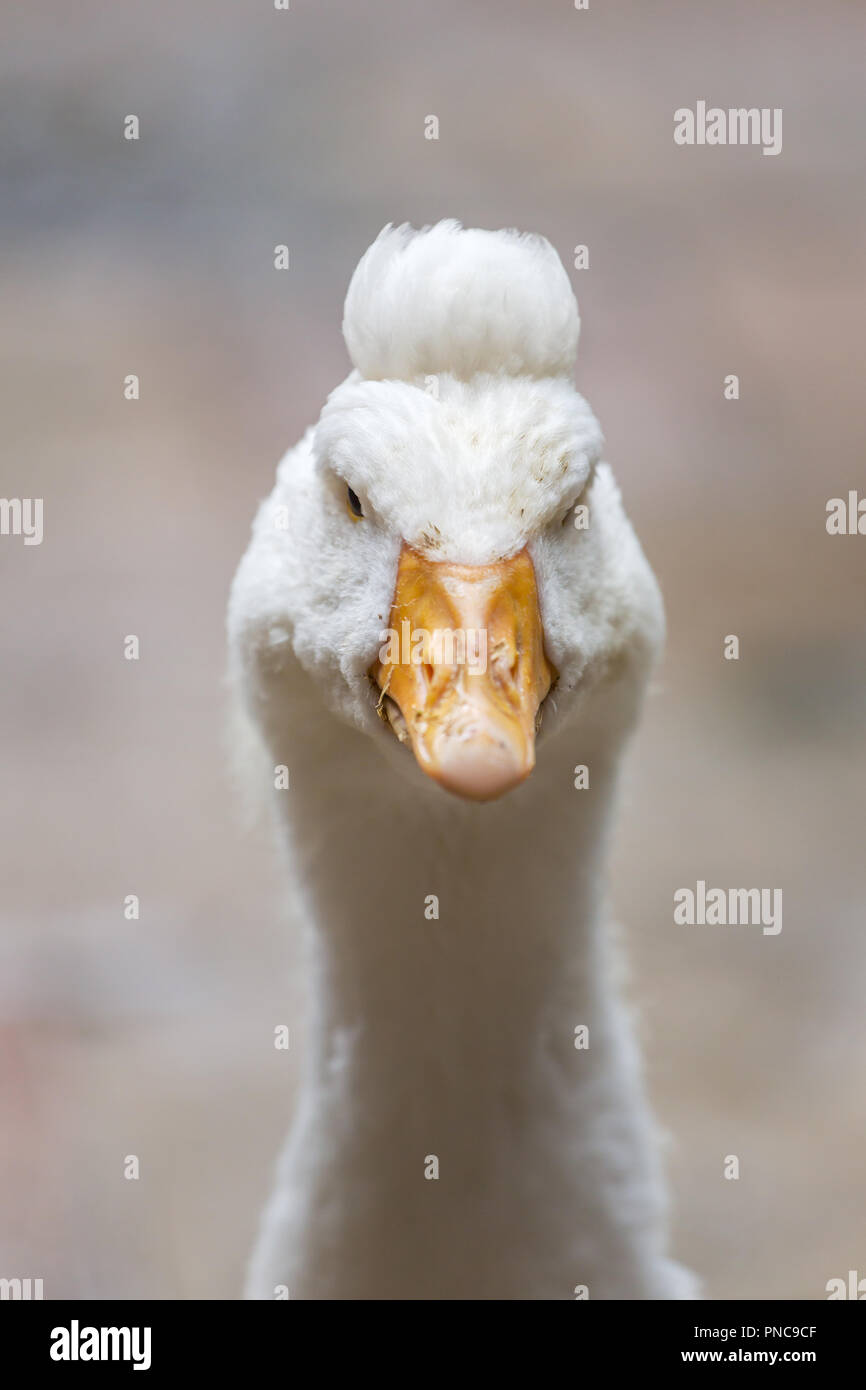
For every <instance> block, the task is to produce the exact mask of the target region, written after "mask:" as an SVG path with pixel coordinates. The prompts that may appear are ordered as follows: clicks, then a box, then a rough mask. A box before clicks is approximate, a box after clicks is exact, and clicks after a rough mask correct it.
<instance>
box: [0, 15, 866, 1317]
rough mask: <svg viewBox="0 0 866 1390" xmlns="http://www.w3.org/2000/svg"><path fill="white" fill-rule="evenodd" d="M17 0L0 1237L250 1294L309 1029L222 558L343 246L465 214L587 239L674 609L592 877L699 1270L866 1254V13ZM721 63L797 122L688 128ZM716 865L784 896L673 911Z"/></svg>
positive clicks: (249, 507)
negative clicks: (389, 226) (862, 515)
mask: <svg viewBox="0 0 866 1390" xmlns="http://www.w3.org/2000/svg"><path fill="white" fill-rule="evenodd" d="M3 16H4V29H5V31H6V41H5V42H4V44H3V46H2V50H0V53H2V56H0V91H2V102H3V107H4V110H3V122H2V126H3V131H4V140H3V143H4V146H5V168H4V175H3V191H2V207H3V218H4V231H3V245H4V250H5V252H6V283H5V286H4V306H5V307H4V315H3V328H4V333H3V340H4V341H3V359H4V360H3V363H2V378H3V381H4V395H5V402H4V405H3V420H4V434H5V436H6V447H5V448H4V451H3V454H4V458H3V463H2V476H0V494H2V495H3V496H44V498H45V541H44V544H43V545H42V546H41V547H40V548H36V547H31V548H24V547H23V546H22V544H21V541H20V540H16V539H13V538H5V539H2V541H0V566H2V571H3V573H2V593H3V608H2V629H0V652H2V668H3V681H2V685H0V727H2V735H3V742H4V747H3V763H2V767H3V776H2V791H3V796H2V822H0V854H2V858H3V861H4V863H3V870H4V873H3V880H4V892H3V897H2V939H0V1025H2V1031H3V1048H2V1063H0V1094H2V1110H3V1124H2V1138H0V1193H2V1194H3V1195H2V1205H3V1220H2V1240H0V1274H3V1275H5V1276H14V1275H17V1276H19V1277H26V1276H28V1275H29V1276H32V1277H37V1276H41V1277H43V1278H44V1280H45V1290H46V1295H47V1296H48V1297H59V1296H62V1295H67V1294H75V1295H86V1296H91V1297H97V1298H102V1297H107V1296H120V1297H132V1296H136V1295H146V1296H152V1297H171V1298H176V1297H219V1296H221V1297H234V1296H236V1294H237V1292H238V1290H239V1287H240V1281H241V1275H242V1267H243V1261H244V1259H245V1256H246V1252H247V1250H248V1247H249V1244H250V1241H251V1237H252V1232H253V1228H254V1222H255V1218H256V1213H257V1209H258V1206H259V1204H260V1202H261V1200H262V1199H263V1196H264V1193H265V1190H266V1186H267V1181H268V1173H269V1169H270V1164H271V1161H272V1158H273V1156H274V1153H275V1151H276V1147H277V1144H278V1142H279V1140H280V1138H281V1137H282V1134H283V1131H284V1129H285V1127H286V1124H287V1120H288V1116H289V1113H290V1107H291V1093H292V1085H293V1077H294V1075H295V1067H296V1064H297V1056H298V1051H297V1049H299V1048H300V1047H301V1045H302V1024H301V1015H300V1012H299V1007H298V999H297V997H296V996H297V994H298V992H299V991H298V987H297V985H295V984H293V983H292V978H293V972H292V969H291V954H292V950H291V944H290V943H291V930H290V923H288V922H286V921H285V920H284V918H283V916H282V913H281V885H280V878H279V874H278V873H277V871H276V869H275V868H274V866H273V864H272V861H271V855H270V847H269V845H268V843H267V838H266V836H255V835H249V834H245V833H244V831H243V830H242V829H241V828H240V827H239V825H238V822H237V817H236V814H235V806H234V804H233V799H232V795H231V791H230V785H229V780H228V776H227V758H226V756H225V738H224V734H223V711H224V686H223V612H224V605H225V599H226V593H227V589H228V585H229V582H230V578H231V574H232V571H233V569H234V566H235V564H236V562H237V560H238V558H239V556H240V553H241V550H242V548H243V546H244V544H245V538H246V535H247V531H248V526H249V521H250V518H251V515H252V512H253V508H254V506H255V504H256V502H257V501H258V499H259V498H260V497H261V496H263V495H264V493H265V492H266V491H267V490H268V488H269V486H270V481H271V477H272V474H273V469H274V465H275V463H276V460H277V458H278V457H279V455H280V454H281V453H282V451H283V450H284V449H285V448H286V447H287V445H289V444H290V443H292V442H293V441H294V439H295V438H296V437H297V435H298V434H299V433H300V431H301V430H302V429H303V428H304V427H305V426H306V425H307V424H308V423H309V422H310V421H311V420H312V419H314V418H315V416H316V415H317V413H318V410H319V408H320V406H321V404H322V401H323V399H324V397H325V395H326V393H327V392H328V391H329V389H330V388H331V387H332V386H334V385H335V384H336V383H337V382H338V381H339V380H340V379H341V377H342V375H343V374H344V371H345V357H344V350H343V347H342V343H341V339H340V336H339V320H340V312H341V305H342V297H343V294H344V292H345V287H346V283H347V281H348V277H349V275H350V273H351V270H352V268H353V266H354V264H355V262H356V260H357V258H358V257H359V255H360V254H361V252H362V251H363V250H364V248H365V247H366V246H367V244H368V242H369V241H370V240H371V239H372V237H373V236H374V235H375V233H376V232H377V231H378V230H379V228H380V226H381V225H382V224H383V223H385V222H386V221H389V220H398V221H399V220H404V219H409V220H412V221H414V222H415V223H416V224H417V223H423V222H425V221H431V220H436V219H438V218H439V217H442V216H457V217H460V218H461V219H462V220H464V221H465V222H466V223H468V224H476V225H480V226H485V227H499V226H502V225H516V226H519V227H521V228H524V229H529V230H537V231H541V232H544V233H545V234H546V235H547V236H549V237H550V238H551V239H552V241H553V242H554V243H555V245H556V246H557V247H558V249H559V251H560V253H561V254H562V256H563V258H564V259H565V260H566V264H568V265H569V266H570V265H571V256H572V251H571V248H573V247H574V246H575V244H577V243H583V242H585V243H587V244H588V245H589V247H590V257H591V268H590V269H589V270H588V271H583V272H573V279H574V283H575V286H576V289H577V291H578V294H579V296H580V302H581V311H582V316H583V321H584V333H583V340H582V347H581V358H580V363H579V384H580V387H581V389H582V390H583V391H584V392H585V394H586V395H587V396H588V398H589V399H590V401H591V402H592V403H593V405H594V407H595V409H596V411H597V412H598V414H599V416H600V418H601V421H602V424H603V426H604V428H605V431H606V434H607V439H608V457H609V458H610V460H611V462H612V463H613V464H614V466H615V468H616V470H617V473H618V475H619V478H620V481H621V483H622V486H623V489H624V491H625V495H626V500H627V502H628V505H629V508H630V511H631V514H632V516H633V518H634V520H635V523H636V525H637V527H638V529H639V532H640V534H641V536H642V538H643V540H644V542H645V546H646V549H647V551H648V554H649V556H650V558H651V560H652V561H653V563H654V565H655V567H656V569H657V571H658V574H659V576H660V579H661V582H662V585H663V588H664V591H665V595H666V599H667V604H668V612H669V620H670V642H669V651H668V656H667V660H666V663H665V666H664V668H663V670H662V671H661V673H660V675H659V679H658V682H657V685H656V689H655V692H654V694H653V697H652V699H651V701H650V704H649V707H648V711H647V718H646V721H645V723H644V725H643V728H642V730H641V734H640V737H639V740H638V742H637V744H636V746H635V750H634V759H633V762H632V765H631V775H630V777H629V780H628V786H627V793H626V796H625V799H624V806H623V819H622V824H621V834H620V837H619V841H618V850H617V863H616V867H617V877H616V880H615V888H614V892H615V901H616V906H617V911H618V913H619V915H620V916H621V917H622V919H623V921H624V922H625V923H626V925H627V928H628V936H629V940H630V944H631V950H632V958H633V981H634V984H633V988H634V993H635V997H636V999H637V1000H638V1002H639V1004H640V1008H641V1011H642V1015H643V1028H644V1033H645V1037H646V1044H647V1060H648V1068H649V1073H650V1078H651V1084H652V1089H653V1093H654V1097H655V1101H656V1104H657V1106H658V1109H659V1111H660V1113H661V1116H662V1117H663V1120H664V1123H665V1126H666V1128H667V1129H668V1130H669V1132H670V1134H671V1146H670V1155H669V1158H670V1167H671V1172H672V1177H673V1181H674V1187H675V1194H676V1212H677V1223H676V1245H677V1250H678V1253H679V1254H680V1256H681V1257H682V1258H683V1259H685V1260H686V1261H688V1262H689V1263H691V1264H692V1265H693V1266H694V1267H695V1268H696V1269H698V1270H699V1271H700V1272H701V1274H702V1275H703V1276H704V1277H705V1279H706V1285H707V1290H708V1292H709V1293H710V1294H711V1295H714V1296H717V1297H721V1298H737V1297H743V1296H756V1297H761V1298H763V1297H771V1296H777V1295H782V1296H785V1297H792V1296H803V1297H810V1298H819V1297H822V1295H823V1291H824V1286H825V1284H826V1281H827V1280H828V1279H829V1278H831V1277H834V1276H837V1275H842V1276H844V1275H845V1274H846V1272H847V1270H848V1269H849V1268H856V1269H858V1270H859V1271H860V1272H861V1274H866V1217H864V1205H866V1204H864V1167H866V1165H864V1157H866V1081H864V1048H866V1019H864V1009H863V995H864V966H866V936H864V930H863V928H864V899H866V881H864V845H863V803H864V786H866V750H864V739H863V728H864V722H863V720H864V677H866V633H864V592H866V584H864V581H866V538H853V537H852V538H836V539H831V538H829V537H828V536H827V535H826V532H825V530H824V509H825V504H826V501H827V498H828V497H831V496H835V495H839V494H842V495H844V494H845V493H847V490H848V489H849V488H854V487H859V488H860V489H861V491H864V492H866V471H864V466H863V425H862V421H863V394H864V392H863V336H864V322H866V292H864V285H866V278H864V245H866V238H864V230H866V226H864V224H866V210H864V180H863V149H864V111H863V87H862V54H863V51H864V40H866V32H864V29H866V24H864V16H863V11H862V9H861V7H860V6H859V5H857V4H855V3H843V2H842V0H835V2H833V0H824V3H823V4H821V5H816V4H813V3H811V0H799V3H792V2H791V0H788V2H787V3H785V4H782V3H777V4H772V3H766V4H763V5H761V6H757V5H753V4H747V3H738V2H737V0H727V3H726V4H724V5H718V4H711V3H700V4H688V5H686V4H683V3H678V4H674V3H656V4H654V5H647V4H646V3H639V0H627V2H625V0H624V2H623V3H607V4H605V3H602V0H592V4H591V9H590V11H589V12H588V13H576V12H575V11H574V10H573V8H571V7H570V5H569V3H568V0H556V3H554V2H553V0H545V3H537V2H536V0H533V3H530V2H529V0H525V3H522V4H518V3H516V0H507V3H501V0H499V2H498V3H496V4H493V3H492V0H490V3H480V2H479V3H474V4H467V3H465V0H441V3H438V4H435V5H433V4H429V3H421V0H401V3H400V4H399V5H398V4H396V3H393V4H386V3H383V2H382V0H365V3H364V5H355V4H350V3H349V0H341V3H328V4H326V3H321V0H320V3H313V2H312V0H292V9H291V12H290V13H289V14H284V13H275V12H274V11H273V9H272V8H271V7H270V6H269V0H248V3H246V4H241V3H234V4H232V3H228V2H227V0H216V2H215V0H186V2H185V3H180V4H176V3H171V4H170V3H168V0H151V3H150V4H148V5H146V6H145V5H140V4H136V3H132V0H116V3H115V4H113V5H112V6H110V7H109V6H106V5H104V4H101V3H100V4H97V3H95V2H94V0H77V3H76V4H75V5H74V6H69V5H65V4H61V3H60V0H55V3H46V0H34V3H33V4H32V5H30V6H29V7H28V8H27V11H26V13H23V12H22V9H21V7H19V6H16V5H14V4H12V3H11V2H10V0H7V3H6V4H5V5H4V6H3ZM699 98H704V99H706V100H707V101H708V102H709V103H711V104H712V103H718V104H720V105H722V106H725V107H727V106H739V105H757V106H769V107H775V106H781V107H783V108H784V149H783V152H782V154H781V155H780V156H779V157H778V158H775V159H773V158H767V157H764V156H762V154H761V153H760V151H759V150H758V149H750V148H718V149H707V148H705V149H697V148H695V149H681V148H677V147H676V146H675V145H674V144H673V140H672V129H673V111H674V109H675V108H676V107H678V106H681V105H690V106H691V105H694V103H695V101H697V100H698V99H699ZM129 112H134V113H136V114H137V115H138V116H139V117H140V120H141V140H140V142H139V143H138V144H128V143H126V142H125V141H124V140H123V139H122V122H123V117H124V116H125V115H126V114H127V113H129ZM429 113H435V114H437V115H438V116H439V119H440V122H441V138H440V140H439V142H438V143H432V142H427V141H425V140H424V139H423V122H424V117H425V116H426V115H427V114H429ZM277 242H286V243H288V244H289V246H290V247H291V255H292V269H291V271H290V272H289V273H286V274H278V273H277V272H276V271H274V269H273V268H272V256H273V246H274V244H275V243H277ZM128 372H136V373H138V374H139V375H140V378H141V383H142V398H141V400H140V402H138V403H137V404H129V403H127V402H125V401H124V400H123V395H122V380H123V377H124V376H125V375H126V373H128ZM729 372H736V373H738V374H739V376H740V380H741V399H740V401H739V402H737V403H729V402H726V401H724V400H723V397H722V380H723V377H724V375H725V374H726V373H729ZM730 632H735V633H737V634H739V636H740V639H741V643H742V657H741V660H740V661H739V663H729V662H725V661H723V660H722V657H721V651H722V639H723V636H724V635H725V634H727V633H730ZM126 633H137V634H138V635H139V637H140V639H141V660H140V662H139V663H137V664H135V663H129V662H126V661H124V660H123V656H122V640H123V637H124V635H125V634H126ZM699 877H700V878H705V879H707V880H708V881H710V882H715V883H717V884H721V885H724V886H729V885H730V886H749V885H753V884H759V885H764V886H778V887H782V888H783V890H784V929H783V932H782V934H781V936H779V937H776V938H770V937H763V936H762V935H761V934H760V933H759V932H756V931H755V930H748V929H741V930H737V929H730V930H727V931H726V930H724V929H720V928H716V929H711V928H707V929H703V930H701V929H700V928H691V929H689V928H679V929H676V928H674V927H673V925H672V922H671V895H672V892H673V890H674V888H676V887H677V886H683V885H688V884H692V885H693V884H694V882H695V880H696V879H697V878H699ZM132 892H134V893H138V894H139V895H140V897H141V903H142V916H141V920H140V921H139V922H138V923H129V922H126V921H125V920H124V918H123V913H122V903H123V898H124V896H125V895H126V894H127V893H132ZM279 1022H286V1023H289V1024H291V1025H292V1027H293V1035H294V1039H295V1043H296V1050H295V1051H293V1052H292V1054H290V1055H289V1056H286V1055H285V1054H283V1053H277V1052H275V1051H274V1048H273V1046H272V1036H273V1026H274V1024H275V1023H279ZM128 1153H136V1154H138V1155H139V1157H140V1160H141V1173H142V1175H141V1180H140V1181H139V1182H138V1183H132V1182H126V1181H124V1179H123V1176H122V1165H123V1158H124V1155H126V1154H128ZM730 1153H736V1154H737V1155H738V1156H739V1158H740V1163H741V1174H742V1175H741V1178H740V1180H739V1182H727V1181H725V1180H724V1179H723V1177H722V1166H723V1159H724V1156H725V1155H726V1154H730Z"/></svg>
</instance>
